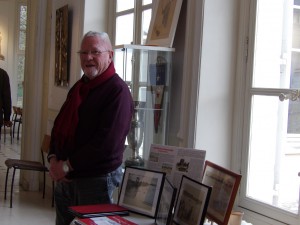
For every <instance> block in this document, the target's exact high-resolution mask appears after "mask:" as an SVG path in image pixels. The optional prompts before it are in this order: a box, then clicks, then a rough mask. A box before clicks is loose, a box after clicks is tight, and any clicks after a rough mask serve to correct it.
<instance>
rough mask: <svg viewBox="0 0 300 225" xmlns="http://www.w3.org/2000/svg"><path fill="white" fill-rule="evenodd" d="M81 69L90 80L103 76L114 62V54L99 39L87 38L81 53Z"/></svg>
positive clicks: (82, 44)
mask: <svg viewBox="0 0 300 225" xmlns="http://www.w3.org/2000/svg"><path fill="white" fill-rule="evenodd" d="M79 54H80V62H81V68H82V70H83V72H84V74H85V75H86V76H88V78H90V79H93V78H95V77H96V76H98V75H100V74H102V73H103V72H104V71H105V70H106V69H107V67H108V66H109V64H110V63H111V61H112V57H113V52H112V50H111V48H110V46H107V44H105V43H104V42H103V41H102V40H101V39H100V38H99V37H86V38H85V39H84V40H83V41H82V43H81V49H80V51H79Z"/></svg>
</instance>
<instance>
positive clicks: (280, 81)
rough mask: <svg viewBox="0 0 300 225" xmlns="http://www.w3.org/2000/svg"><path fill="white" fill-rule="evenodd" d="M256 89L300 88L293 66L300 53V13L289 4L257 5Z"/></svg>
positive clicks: (285, 1)
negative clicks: (296, 56) (297, 53)
mask: <svg viewBox="0 0 300 225" xmlns="http://www.w3.org/2000/svg"><path fill="white" fill-rule="evenodd" d="M257 5H258V6H257V7H258V8H257V23H256V37H255V55H254V70H253V73H254V74H253V86H254V87H261V88H290V87H292V86H293V87H295V88H300V85H299V83H298V84H297V85H296V86H295V84H294V83H293V82H296V81H297V80H298V81H297V82H299V76H298V77H297V78H296V81H295V77H293V76H294V71H291V67H293V68H294V69H297V67H295V65H291V63H293V62H294V61H295V59H293V57H294V56H295V55H294V54H292V53H294V52H299V51H300V48H299V47H300V19H299V16H300V11H299V9H294V10H293V7H294V6H293V2H292V1H289V0H282V1H272V0H263V1H262V0H261V1H258V4H257Z"/></svg>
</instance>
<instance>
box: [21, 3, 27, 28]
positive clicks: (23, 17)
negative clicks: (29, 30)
mask: <svg viewBox="0 0 300 225" xmlns="http://www.w3.org/2000/svg"><path fill="white" fill-rule="evenodd" d="M26 25H27V6H24V5H21V6H20V30H26Z"/></svg>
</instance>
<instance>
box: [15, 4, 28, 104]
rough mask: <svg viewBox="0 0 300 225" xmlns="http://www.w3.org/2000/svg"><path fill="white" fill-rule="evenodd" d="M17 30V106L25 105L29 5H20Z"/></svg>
mask: <svg viewBox="0 0 300 225" xmlns="http://www.w3.org/2000/svg"><path fill="white" fill-rule="evenodd" d="M17 12H18V14H17V15H18V18H17V21H18V23H17V28H16V29H17V30H16V46H17V47H16V64H17V106H22V105H23V81H24V65H25V48H26V29H27V5H26V3H24V2H21V3H19V5H18V11H17Z"/></svg>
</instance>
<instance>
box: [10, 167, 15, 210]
mask: <svg viewBox="0 0 300 225" xmlns="http://www.w3.org/2000/svg"><path fill="white" fill-rule="evenodd" d="M15 173H16V168H14V172H13V176H12V179H11V190H10V208H12V199H13V194H14V181H15Z"/></svg>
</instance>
